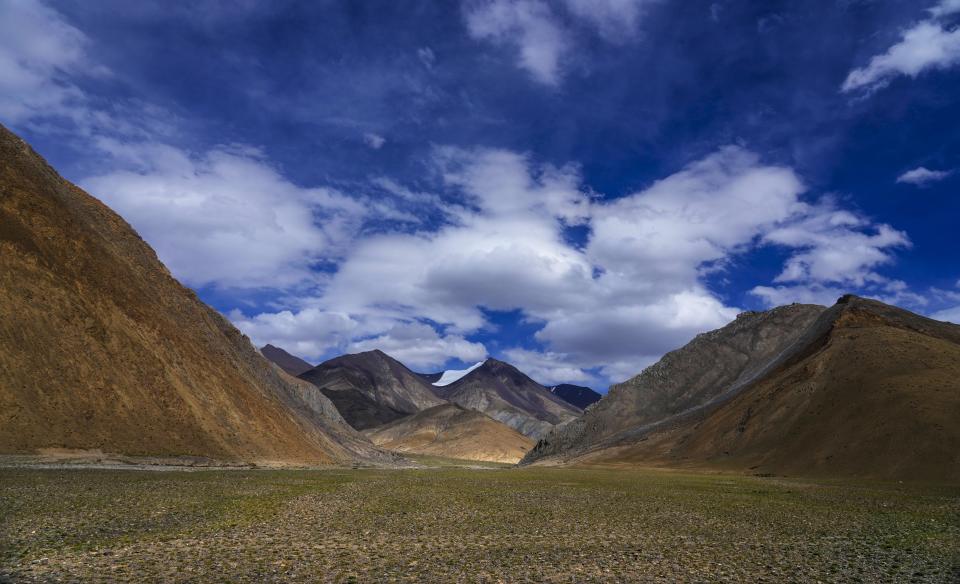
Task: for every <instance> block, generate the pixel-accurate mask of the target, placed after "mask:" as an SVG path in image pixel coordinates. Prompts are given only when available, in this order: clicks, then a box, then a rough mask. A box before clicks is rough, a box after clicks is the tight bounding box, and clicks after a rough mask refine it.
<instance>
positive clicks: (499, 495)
mask: <svg viewBox="0 0 960 584" xmlns="http://www.w3.org/2000/svg"><path fill="white" fill-rule="evenodd" d="M958 580H960V489H958V488H956V487H932V486H930V487H918V486H913V485H904V484H881V483H851V482H842V483H841V482H828V481H804V480H794V479H782V478H761V477H736V476H729V475H705V474H699V475H698V474H680V473H673V472H663V471H605V470H570V469H538V468H530V469H519V470H518V469H513V468H490V469H486V470H471V469H463V468H455V467H443V468H431V469H420V470H394V471H384V470H327V471H275V470H232V471H195V472H141V471H134V470H108V469H86V470H84V469H24V468H8V469H0V582H50V581H63V582H187V581H190V582H197V581H200V582H270V581H277V582H315V581H332V582H351V581H357V582H370V581H374V582H379V581H386V582H389V581H454V582H455V581H464V582H505V581H509V582H525V581H527V582H540V581H549V582H590V581H603V582H616V581H630V582H634V581H639V582H678V581H682V582H744V581H750V582H816V581H820V582H957V581H958Z"/></svg>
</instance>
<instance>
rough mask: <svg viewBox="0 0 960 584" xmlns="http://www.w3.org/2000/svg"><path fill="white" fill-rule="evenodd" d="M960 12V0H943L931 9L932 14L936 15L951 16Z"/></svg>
mask: <svg viewBox="0 0 960 584" xmlns="http://www.w3.org/2000/svg"><path fill="white" fill-rule="evenodd" d="M957 12H960V0H941V1H940V4H938V5H936V6H934V7H933V8H931V9H930V14H932V15H933V16H936V17H941V16H949V15H951V14H954V13H957Z"/></svg>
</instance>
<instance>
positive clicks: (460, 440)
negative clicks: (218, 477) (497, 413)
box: [364, 404, 533, 464]
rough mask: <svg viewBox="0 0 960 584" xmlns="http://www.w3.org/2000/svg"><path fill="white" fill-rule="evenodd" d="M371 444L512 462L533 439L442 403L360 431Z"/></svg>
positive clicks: (465, 457)
mask: <svg viewBox="0 0 960 584" xmlns="http://www.w3.org/2000/svg"><path fill="white" fill-rule="evenodd" d="M364 434H366V435H367V437H369V438H370V440H372V441H373V443H374V444H376V445H378V446H381V447H383V448H386V449H388V450H395V451H397V452H404V453H406V452H409V453H414V454H428V455H432V456H443V457H445V458H459V459H463V460H481V461H489V462H507V463H511V464H512V463H515V462H517V461H519V460H520V459H521V458H523V455H524V454H525V453H526V452H527V451H528V450H530V448H531V447H532V446H533V440H531V439H530V438H527V437H526V436H524V435H523V434H520V433H519V432H517V431H516V430H514V429H513V428H510V427H508V426H507V425H505V424H502V423H500V422H498V421H496V420H494V419H492V418H490V417H489V416H487V415H485V414H482V413H480V412H477V411H474V410H468V409H465V408H462V407H460V406H458V405H454V404H443V405H439V406H434V407H432V408H430V409H427V410H424V411H422V412H418V413H416V414H414V415H412V416H408V417H406V418H403V419H400V420H397V421H395V422H391V423H389V424H387V425H385V426H380V427H379V428H374V429H372V430H367V431H365V432H364Z"/></svg>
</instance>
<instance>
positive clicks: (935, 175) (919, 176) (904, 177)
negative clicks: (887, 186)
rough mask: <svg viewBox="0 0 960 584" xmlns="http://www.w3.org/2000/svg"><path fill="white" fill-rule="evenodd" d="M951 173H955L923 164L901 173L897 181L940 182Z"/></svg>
mask: <svg viewBox="0 0 960 584" xmlns="http://www.w3.org/2000/svg"><path fill="white" fill-rule="evenodd" d="M951 174H953V171H951V170H930V169H929V168H926V167H923V166H921V167H918V168H914V169H913V170H908V171H907V172H905V173H903V174H901V175H900V176H899V177H897V182H898V183H906V184H911V185H916V186H925V185H928V184H930V183H935V182H939V181H941V180H943V179H945V178H947V177H948V176H950V175H951Z"/></svg>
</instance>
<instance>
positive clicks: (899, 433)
mask: <svg viewBox="0 0 960 584" xmlns="http://www.w3.org/2000/svg"><path fill="white" fill-rule="evenodd" d="M958 420H960V326H956V325H951V324H947V323H942V322H938V321H933V320H930V319H927V318H924V317H921V316H918V315H915V314H911V313H909V312H907V311H904V310H901V309H898V308H894V307H891V306H887V305H885V304H882V303H880V302H876V301H872V300H865V299H861V298H856V297H844V298H842V299H841V301H840V302H839V303H838V304H837V305H835V306H834V307H832V308H831V309H829V310H828V311H826V312H825V313H824V314H823V315H822V316H821V317H820V318H819V319H818V320H817V321H816V322H815V323H814V324H813V325H812V326H811V327H810V328H809V329H808V330H807V332H806V333H805V334H804V336H803V337H802V338H801V339H800V340H799V341H798V342H797V343H796V344H795V345H794V346H793V347H792V348H791V350H790V351H788V352H787V353H785V354H784V355H781V356H780V357H779V358H778V359H776V360H774V362H773V363H771V366H770V367H769V368H768V369H767V371H766V372H765V374H764V375H762V376H761V378H759V379H758V380H756V381H755V382H753V383H751V384H750V385H749V386H748V387H746V388H745V389H744V390H742V391H740V392H739V393H736V394H735V395H733V396H732V397H730V398H729V399H724V400H720V401H719V402H718V403H715V404H712V405H711V406H709V407H707V408H704V409H703V410H702V411H698V412H694V413H691V414H688V415H685V416H679V417H676V418H674V419H671V420H668V421H666V422H663V423H661V424H659V425H656V426H654V427H652V428H650V429H648V430H646V431H643V432H640V433H638V434H637V435H634V436H631V437H629V438H626V439H623V440H621V441H620V442H619V443H618V444H614V445H610V446H609V447H601V448H598V449H596V450H594V451H593V452H590V453H588V454H586V455H584V456H581V457H579V461H580V462H590V463H604V464H611V463H612V464H651V463H653V464H666V465H682V466H708V467H718V468H728V469H736V470H746V471H749V472H755V473H777V474H791V475H827V476H858V477H873V478H883V479H910V480H931V481H949V482H960V427H958V425H957V421H958Z"/></svg>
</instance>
